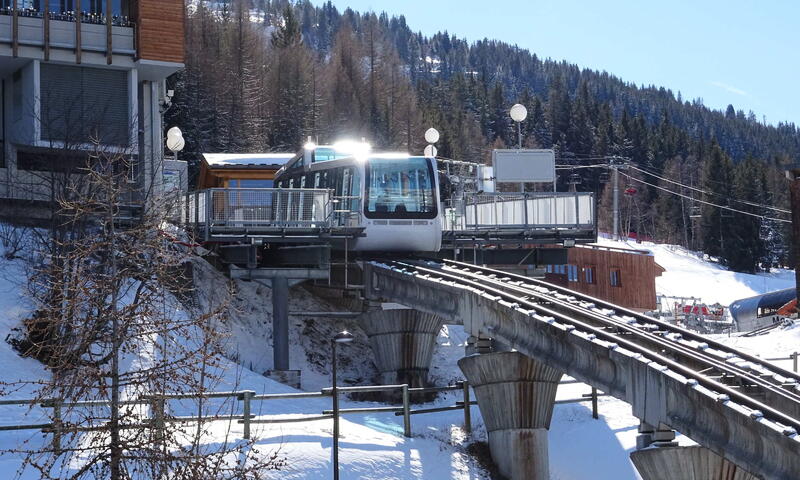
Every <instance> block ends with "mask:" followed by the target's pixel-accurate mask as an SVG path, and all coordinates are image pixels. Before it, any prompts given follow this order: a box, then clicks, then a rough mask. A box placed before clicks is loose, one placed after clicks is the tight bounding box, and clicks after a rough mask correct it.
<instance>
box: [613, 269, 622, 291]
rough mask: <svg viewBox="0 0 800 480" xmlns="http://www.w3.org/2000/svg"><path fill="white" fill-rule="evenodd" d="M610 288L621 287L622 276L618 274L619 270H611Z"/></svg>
mask: <svg viewBox="0 0 800 480" xmlns="http://www.w3.org/2000/svg"><path fill="white" fill-rule="evenodd" d="M611 286H612V287H621V286H622V276H621V274H620V271H619V268H612V269H611Z"/></svg>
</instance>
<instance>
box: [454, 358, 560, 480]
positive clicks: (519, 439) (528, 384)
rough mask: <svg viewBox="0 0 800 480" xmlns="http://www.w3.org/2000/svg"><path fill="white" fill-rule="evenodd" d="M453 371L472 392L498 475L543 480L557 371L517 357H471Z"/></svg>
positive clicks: (547, 470) (546, 476) (547, 473)
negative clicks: (457, 369)
mask: <svg viewBox="0 0 800 480" xmlns="http://www.w3.org/2000/svg"><path fill="white" fill-rule="evenodd" d="M458 366H459V367H460V368H461V371H462V372H464V375H465V376H466V378H467V381H468V382H469V383H470V385H472V388H473V389H474V390H475V396H476V397H477V399H478V406H479V407H480V409H481V415H482V416H483V421H484V423H485V424H486V430H487V431H488V432H489V449H490V450H491V453H492V459H493V460H494V462H495V464H497V467H498V469H499V470H500V473H501V474H502V475H503V476H505V477H507V478H510V479H513V480H549V478H550V465H549V461H548V449H547V429H549V428H550V419H551V418H552V416H553V405H554V402H555V399H556V390H557V389H558V382H559V381H560V380H561V375H562V372H560V371H558V370H556V369H554V368H551V367H548V366H547V365H545V364H543V363H541V362H537V361H535V360H533V359H532V358H530V357H527V356H525V355H523V354H521V353H519V352H498V353H489V354H484V355H472V356H469V357H464V358H462V359H461V360H459V361H458Z"/></svg>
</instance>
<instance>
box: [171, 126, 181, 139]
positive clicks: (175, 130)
mask: <svg viewBox="0 0 800 480" xmlns="http://www.w3.org/2000/svg"><path fill="white" fill-rule="evenodd" d="M178 137H180V138H183V132H181V129H180V128H178V127H172V128H170V129H169V130H167V138H178Z"/></svg>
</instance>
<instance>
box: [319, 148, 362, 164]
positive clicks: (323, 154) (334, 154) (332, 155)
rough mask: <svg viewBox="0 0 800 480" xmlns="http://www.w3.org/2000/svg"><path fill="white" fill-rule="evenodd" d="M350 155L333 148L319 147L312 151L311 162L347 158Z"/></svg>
mask: <svg viewBox="0 0 800 480" xmlns="http://www.w3.org/2000/svg"><path fill="white" fill-rule="evenodd" d="M352 156H353V154H352V153H347V152H340V151H337V150H336V149H334V148H330V147H319V148H316V149H315V150H314V153H313V154H312V156H311V163H317V162H329V161H331V160H337V159H339V158H348V157H352Z"/></svg>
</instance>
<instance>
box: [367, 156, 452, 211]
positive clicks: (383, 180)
mask: <svg viewBox="0 0 800 480" xmlns="http://www.w3.org/2000/svg"><path fill="white" fill-rule="evenodd" d="M433 175H434V174H433V166H432V165H431V163H430V161H429V160H428V159H427V158H424V157H401V158H370V159H369V161H368V162H367V165H366V179H365V180H366V192H365V198H366V205H365V206H364V213H365V214H366V216H367V218H435V217H436V212H437V210H436V198H435V197H434V194H433V186H434V176H433Z"/></svg>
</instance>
